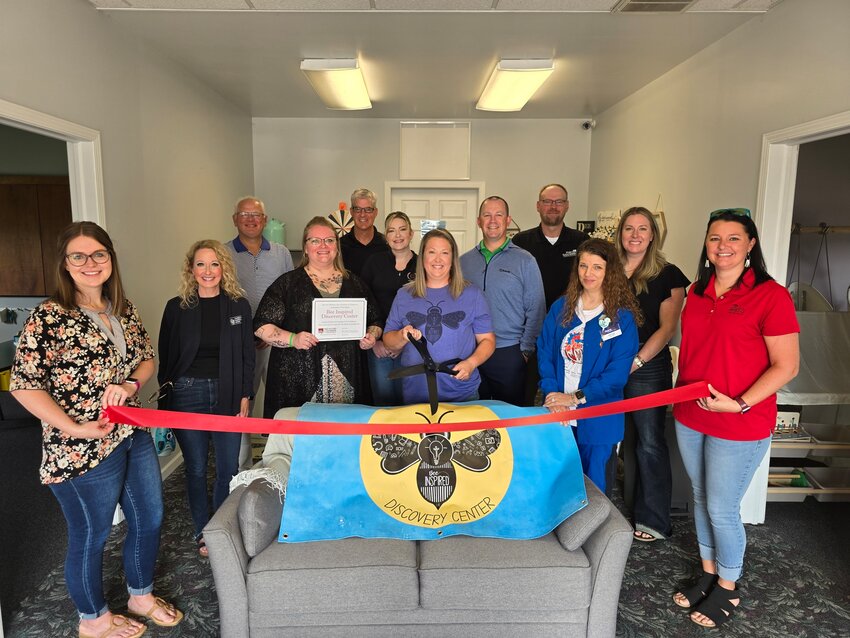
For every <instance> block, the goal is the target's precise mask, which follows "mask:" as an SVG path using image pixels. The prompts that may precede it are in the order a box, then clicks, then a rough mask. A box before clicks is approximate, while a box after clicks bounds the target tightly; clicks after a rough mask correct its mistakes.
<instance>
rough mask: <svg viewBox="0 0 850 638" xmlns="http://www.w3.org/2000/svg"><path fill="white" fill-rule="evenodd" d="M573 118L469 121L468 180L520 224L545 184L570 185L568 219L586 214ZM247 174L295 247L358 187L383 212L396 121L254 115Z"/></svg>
mask: <svg viewBox="0 0 850 638" xmlns="http://www.w3.org/2000/svg"><path fill="white" fill-rule="evenodd" d="M580 124H581V120H574V119H569V120H525V119H507V118H506V119H493V120H473V121H472V127H471V158H470V163H471V180H472V181H482V182H485V187H486V188H485V190H486V192H487V193H488V194H499V195H502V196H503V197H504V198H505V199H506V200H507V201H508V204H509V205H510V207H511V214H512V216H513V218H514V220H515V221H516V222H517V223H518V224H519V225H520V227H522V228H528V227H529V226H534V225H536V224H538V223H539V222H540V219H539V217H538V216H537V211H536V209H535V205H534V203H535V202H536V201H537V191H538V190H539V188H540V186H542V185H544V184H546V183H549V182H560V183H563V184H564V185H565V186H567V188H568V189H569V191H570V200H571V208H570V214H569V216H568V218H567V221H568V223H570V224H571V225H574V222H575V220H577V219H586V217H585V214H586V210H587V184H588V171H589V159H590V140H591V133H590V132H588V131H584V130H582V128H581V125H580ZM254 175H255V182H256V189H257V194H258V195H259V196H260V197H262V198H263V199H264V200H265V203H266V209H267V211H268V212H269V214H270V215H272V216H274V217H277V218H278V219H280V220H281V221H284V222H286V225H287V233H286V234H287V238H286V241H287V244H288V245H289V247H290V248H300V246H298V243H299V241H300V239H301V231H302V230H303V227H304V224H305V223H306V222H307V221H308V220H309V219H310V218H311V217H313V216H314V215H321V214H327V213H330V212H331V211H332V210H334V209H335V208H336V205H337V202H339V201H340V200H346V201H348V197H349V196H350V195H351V191H352V190H354V189H355V188H356V187H358V186H365V187H367V188H371V189H372V190H373V191H375V194H376V195H377V196H378V199H379V201H378V206H379V208H380V209H381V212H382V213H386V212H389V211H387V210H386V206H385V202H383V201H381V200H383V197H384V183H385V182H387V181H397V180H398V179H399V120H390V119H355V118H334V119H324V118H321V119H319V118H316V119H308V118H255V119H254Z"/></svg>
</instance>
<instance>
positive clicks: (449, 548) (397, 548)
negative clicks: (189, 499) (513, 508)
mask: <svg viewBox="0 0 850 638" xmlns="http://www.w3.org/2000/svg"><path fill="white" fill-rule="evenodd" d="M585 483H586V487H587V495H588V505H587V507H585V508H584V509H583V510H581V511H580V512H578V513H577V514H575V515H573V516H571V517H570V518H569V519H568V520H566V521H564V522H563V523H562V524H561V525H560V526H559V527H558V528H557V529H556V530H555V531H554V532H552V533H550V534H548V535H547V536H544V537H542V538H538V539H535V540H528V541H509V540H497V539H484V538H469V537H458V536H455V537H450V538H445V539H440V540H437V541H419V542H414V541H401V540H366V539H359V538H351V539H346V540H339V541H322V542H315V543H300V544H282V543H278V542H276V540H275V539H276V535H277V531H278V527H279V523H280V514H281V510H282V507H283V506H282V504H281V503H280V499H279V496H278V492H277V491H276V490H275V489H273V488H271V487H270V486H269V485H268V484H267V483H265V482H262V481H254V482H253V483H251V484H250V485H248V486H247V487H245V486H240V487H238V488H236V489H235V490H234V491H233V492H232V493H231V494H230V496H229V497H228V498H227V500H226V501H225V502H224V504H223V505H222V506H221V508H219V510H218V511H217V512H216V514H215V516H213V518H212V520H210V522H209V524H208V525H207V527H206V529H205V530H204V538H205V539H206V543H207V547H208V548H209V552H210V563H211V564H212V570H213V576H214V578H215V585H216V589H217V591H218V601H219V607H220V616H221V635H222V636H223V637H224V638H248V637H250V638H256V637H261V636H298V637H309V636H322V637H326V636H346V637H347V638H348V637H351V636H369V637H370V638H371V637H374V636H399V635H403V636H428V637H429V638H430V637H433V636H465V637H466V636H468V637H470V638H471V637H476V636H487V637H488V638H490V637H491V636H494V635H502V636H522V637H523V638H528V637H531V636H559V637H564V636H613V635H614V634H615V629H616V621H617V602H618V599H619V595H620V584H621V582H622V578H623V570H624V568H625V564H626V558H627V557H628V553H629V548H630V547H631V544H632V528H631V526H630V525H629V524H628V523H627V522H626V520H625V519H624V518H623V516H622V515H621V514H620V513H619V512H618V511H617V510H616V508H614V507H613V506H612V505H611V503H610V501H609V500H608V499H607V498H606V497H605V496H604V495H603V494H601V493H600V492H599V490H598V489H597V488H596V487H595V486H594V485H593V484H592V483H590V482H589V481H587V479H585Z"/></svg>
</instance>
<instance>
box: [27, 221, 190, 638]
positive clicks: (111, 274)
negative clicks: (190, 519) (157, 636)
mask: <svg viewBox="0 0 850 638" xmlns="http://www.w3.org/2000/svg"><path fill="white" fill-rule="evenodd" d="M58 248H59V251H58V255H57V257H58V259H57V262H56V281H57V289H56V292H55V293H54V294H53V295H52V296H51V297H50V298H49V299H48V300H47V301H44V302H43V303H41V304H39V306H38V307H37V308H36V309H35V310H34V311H33V312H32V314H31V315H30V317H29V319H28V320H27V323H26V325H25V326H24V328H23V332H22V334H21V339H20V343H19V344H18V348H17V351H16V353H15V362H14V365H13V367H12V382H11V390H12V394H13V395H14V397H15V398H16V399H17V400H18V401H19V402H20V403H21V404H22V405H23V406H24V407H25V408H26V409H27V410H28V411H29V412H30V413H32V414H33V415H35V416H36V417H37V418H39V419H41V422H42V430H43V432H42V435H43V447H44V452H43V456H42V463H41V470H40V474H41V481H42V483H45V484H47V485H48V486H49V487H50V489H51V491H52V492H53V494H54V496H56V499H57V500H58V501H59V504H60V505H61V507H62V512H63V513H64V515H65V520H66V522H67V524H68V552H67V555H66V557H65V581H66V583H67V586H68V591H69V593H70V595H71V599H72V600H73V601H74V605H75V606H76V607H77V612H78V614H79V635H80V638H94V637H99V638H135V637H137V636H141V635H142V634H143V633H144V632H145V630H146V626H145V625H144V624H142V623H140V622H138V621H136V620H133V619H131V618H128V617H126V616H122V615H118V614H113V613H112V612H111V611H110V610H109V606H108V604H107V602H106V599H105V598H104V592H103V550H104V546H105V544H106V539H107V537H108V536H109V533H110V532H111V530H112V519H113V516H114V514H115V508H116V506H117V505H118V504H120V505H121V509H122V511H123V512H124V515H125V516H126V518H127V537H126V539H125V540H124V572H125V575H126V578H127V591H128V593H129V599H128V601H127V608H128V610H129V612H130V614H131V615H134V616H140V617H146V618H149V619H150V620H152V621H153V622H154V623H155V624H157V625H161V626H166V627H171V626H174V625H176V624H177V623H179V622H180V620H181V619H182V617H183V614H182V613H181V612H180V611H178V610H177V609H175V608H174V606H173V605H171V604H170V603H167V602H165V601H163V600H162V599H161V598H158V597H155V596H154V595H153V576H154V567H155V565H156V556H157V553H158V551H159V534H160V526H161V524H162V514H163V506H162V483H161V475H160V470H159V461H158V460H157V456H156V452H155V450H154V446H153V440H152V439H151V436H150V434H149V433H148V432H147V431H145V430H142V429H137V428H134V427H131V426H129V425H124V424H121V423H113V422H111V421H110V420H109V418H108V417H106V416H105V414H104V412H103V410H104V409H105V408H107V407H110V406H120V405H138V396H137V395H138V392H139V388H140V387H141V386H142V385H143V384H144V383H145V382H146V381H147V380H148V379H149V378H150V377H151V376H152V375H153V372H154V362H153V357H154V352H153V348H152V347H151V343H150V338H149V337H148V334H147V332H145V329H144V327H143V326H142V323H141V321H140V319H139V315H138V312H137V311H136V308H135V306H133V304H131V303H130V302H129V301H128V300H127V299H126V298H125V297H124V289H123V287H122V285H121V276H120V275H119V272H118V262H117V259H116V256H115V250H114V248H113V245H112V240H111V239H110V238H109V235H107V234H106V231H104V230H103V229H102V228H100V226H98V225H97V224H94V223H92V222H75V223H73V224H71V225H70V226H68V227H67V228H66V229H65V230H64V231H63V232H62V233H61V235H60V236H59V241H58Z"/></svg>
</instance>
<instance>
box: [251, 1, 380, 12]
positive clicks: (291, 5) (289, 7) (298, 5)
mask: <svg viewBox="0 0 850 638" xmlns="http://www.w3.org/2000/svg"><path fill="white" fill-rule="evenodd" d="M251 4H253V5H254V8H255V9H259V10H261V11H368V10H369V9H371V8H372V7H371V6H370V4H369V0H251Z"/></svg>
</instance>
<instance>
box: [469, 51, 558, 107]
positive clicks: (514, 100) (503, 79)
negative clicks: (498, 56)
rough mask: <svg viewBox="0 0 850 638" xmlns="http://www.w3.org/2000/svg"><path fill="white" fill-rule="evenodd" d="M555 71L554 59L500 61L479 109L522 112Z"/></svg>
mask: <svg viewBox="0 0 850 638" xmlns="http://www.w3.org/2000/svg"><path fill="white" fill-rule="evenodd" d="M554 70H555V65H554V63H553V61H552V60H499V63H498V64H497V65H496V68H495V69H493V73H492V75H490V79H489V80H487V86H485V87H484V92H483V93H482V94H481V97H480V98H479V100H478V104H476V105H475V108H476V109H478V110H480V111H521V110H522V107H524V106H525V104H526V102H528V101H529V100H530V99H531V96H533V95H534V94H535V93H536V92H537V89H539V88H540V87H541V86H542V84H543V83H544V82H545V81H546V79H547V78H548V77H549V76H550V75H552V71H554Z"/></svg>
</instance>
